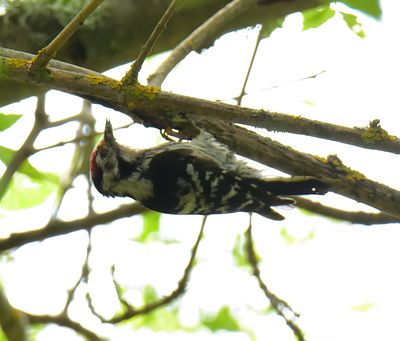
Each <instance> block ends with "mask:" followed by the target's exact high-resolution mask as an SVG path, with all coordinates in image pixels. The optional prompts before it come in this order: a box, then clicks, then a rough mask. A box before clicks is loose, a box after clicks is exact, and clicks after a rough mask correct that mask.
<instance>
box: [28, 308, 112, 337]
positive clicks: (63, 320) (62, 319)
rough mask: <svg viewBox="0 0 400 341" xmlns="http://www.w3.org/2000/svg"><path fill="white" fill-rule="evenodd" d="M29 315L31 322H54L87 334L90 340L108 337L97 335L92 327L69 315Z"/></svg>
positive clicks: (84, 334)
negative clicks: (87, 326) (85, 325)
mask: <svg viewBox="0 0 400 341" xmlns="http://www.w3.org/2000/svg"><path fill="white" fill-rule="evenodd" d="M27 317H28V319H29V322H30V323H31V324H50V323H54V324H57V325H59V326H62V327H67V328H70V329H72V330H74V331H75V332H77V333H79V334H81V335H83V336H85V337H86V338H87V339H88V340H90V341H105V340H108V339H105V338H102V337H100V336H99V335H97V334H96V333H95V332H93V331H91V330H90V329H87V328H86V327H84V326H83V325H81V324H80V323H78V322H76V321H72V320H71V319H70V318H69V317H68V316H67V315H65V314H64V315H57V316H51V315H33V314H27Z"/></svg>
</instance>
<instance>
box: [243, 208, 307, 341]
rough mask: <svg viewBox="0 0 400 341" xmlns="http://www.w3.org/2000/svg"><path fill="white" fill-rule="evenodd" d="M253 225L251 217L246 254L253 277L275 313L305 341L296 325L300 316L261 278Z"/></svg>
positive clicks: (300, 340) (247, 232)
mask: <svg viewBox="0 0 400 341" xmlns="http://www.w3.org/2000/svg"><path fill="white" fill-rule="evenodd" d="M251 229H252V224H251V215H250V224H249V228H248V229H247V231H246V239H247V240H246V254H247V258H248V261H249V264H250V266H251V268H252V271H253V275H254V277H256V279H257V282H258V285H259V287H260V288H261V290H262V291H263V292H264V294H265V296H266V297H267V298H268V299H269V301H270V303H271V306H272V307H273V308H274V310H275V312H276V313H277V314H278V315H280V316H282V317H283V319H284V320H285V322H286V324H287V325H288V326H289V328H290V329H291V330H292V331H293V333H294V335H296V337H297V339H298V341H305V339H304V335H303V331H302V330H301V329H300V327H299V326H298V325H297V324H296V322H295V318H296V317H298V314H297V313H295V312H294V311H293V309H292V308H291V307H290V305H289V304H288V303H287V302H285V301H284V300H282V299H281V298H279V297H278V296H276V295H275V294H274V293H273V292H271V291H270V290H269V289H268V287H267V285H266V284H265V283H264V281H263V280H262V278H261V273H260V269H259V266H258V259H257V255H256V252H255V250H254V242H253V237H252V233H251Z"/></svg>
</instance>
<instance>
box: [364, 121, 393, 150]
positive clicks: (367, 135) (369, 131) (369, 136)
mask: <svg viewBox="0 0 400 341" xmlns="http://www.w3.org/2000/svg"><path fill="white" fill-rule="evenodd" d="M356 129H358V130H360V131H361V139H362V140H363V141H364V142H366V143H370V144H373V143H375V142H377V141H396V140H397V138H396V137H395V136H393V135H389V133H388V132H387V131H386V130H385V129H383V128H382V127H381V125H380V121H379V120H378V119H376V120H373V121H370V122H369V125H368V127H364V128H356Z"/></svg>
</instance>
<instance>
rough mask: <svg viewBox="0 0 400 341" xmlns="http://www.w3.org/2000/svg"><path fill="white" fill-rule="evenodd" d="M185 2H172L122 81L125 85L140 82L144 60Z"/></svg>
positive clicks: (173, 0)
mask: <svg viewBox="0 0 400 341" xmlns="http://www.w3.org/2000/svg"><path fill="white" fill-rule="evenodd" d="M183 1H184V0H172V2H171V4H170V5H169V7H168V8H167V10H166V11H165V13H164V14H163V16H162V17H161V19H160V21H159V22H158V23H157V25H156V27H155V28H154V30H153V32H152V33H151V35H150V37H149V39H148V40H147V41H146V44H144V46H143V48H142V49H141V51H140V53H139V56H138V57H137V58H136V60H135V62H134V63H133V65H132V66H131V68H130V70H129V71H128V72H127V73H126V75H125V76H124V78H123V79H122V83H123V84H124V85H132V84H135V83H136V82H137V80H138V75H139V71H140V69H141V68H142V65H143V63H144V60H145V59H146V57H147V56H148V55H149V54H150V52H151V50H152V49H153V46H154V44H155V42H156V41H157V39H158V37H159V36H160V35H161V33H162V32H163V31H164V30H165V28H166V26H167V23H168V21H169V20H170V19H171V17H172V16H173V15H174V13H175V12H176V11H177V10H178V8H179V7H180V6H181V4H182V3H183Z"/></svg>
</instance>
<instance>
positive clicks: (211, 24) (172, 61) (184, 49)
mask: <svg viewBox="0 0 400 341" xmlns="http://www.w3.org/2000/svg"><path fill="white" fill-rule="evenodd" d="M255 5H256V3H255V1H252V0H233V1H232V2H230V3H229V4H227V5H226V6H225V7H224V8H222V9H221V10H219V11H218V12H217V13H215V14H214V15H213V16H212V17H210V18H209V19H208V20H207V21H206V22H204V23H203V24H202V25H201V26H199V27H198V28H197V29H196V30H195V31H193V33H191V34H190V35H189V36H188V37H187V38H185V39H184V40H183V41H182V42H181V43H180V44H179V45H177V46H176V47H175V48H174V49H173V50H172V52H171V53H170V54H169V56H168V58H167V59H166V60H165V61H164V62H163V63H162V64H161V65H160V66H159V67H158V68H157V70H156V71H155V72H154V73H153V74H152V75H151V76H150V77H149V78H148V83H149V84H150V85H153V86H156V87H161V84H162V83H163V81H164V79H165V78H166V77H167V75H168V74H169V73H170V72H171V70H172V69H173V68H174V67H175V66H176V65H177V64H178V63H179V62H180V61H181V60H182V59H183V58H185V57H186V56H187V55H188V54H189V53H190V52H191V51H196V50H199V49H201V48H202V47H203V46H204V44H205V42H206V41H208V40H209V39H210V37H214V36H215V34H216V33H217V32H218V31H219V30H220V29H221V27H223V26H224V25H225V24H226V23H227V22H229V21H232V20H234V19H235V18H236V17H238V16H240V15H241V14H243V12H245V11H246V10H247V9H249V8H250V7H251V6H255Z"/></svg>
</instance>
